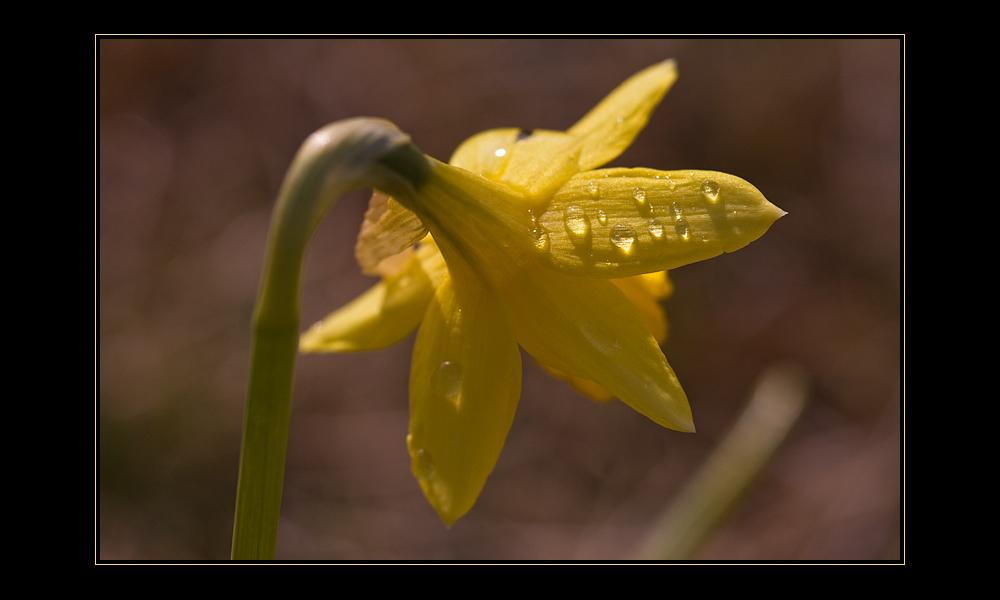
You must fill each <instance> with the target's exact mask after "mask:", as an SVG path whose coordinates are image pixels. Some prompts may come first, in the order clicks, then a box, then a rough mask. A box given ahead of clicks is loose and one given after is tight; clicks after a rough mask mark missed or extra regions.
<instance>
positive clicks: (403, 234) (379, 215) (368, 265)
mask: <svg viewBox="0 0 1000 600" xmlns="http://www.w3.org/2000/svg"><path fill="white" fill-rule="evenodd" d="M426 235H427V228H426V227H424V224H423V223H422V222H421V221H420V218H419V217H418V216H417V215H416V214H414V213H413V212H412V211H410V210H409V209H408V208H406V207H404V206H403V205H402V204H400V203H399V202H397V201H396V200H395V199H393V198H392V197H390V196H389V195H388V194H385V193H383V192H380V191H378V190H375V192H374V193H372V196H371V199H370V200H369V201H368V210H367V211H366V212H365V218H364V221H363V222H362V223H361V231H360V232H359V233H358V240H357V243H356V244H355V246H354V256H355V258H357V260H358V265H360V266H361V271H362V272H363V273H365V274H366V275H382V274H383V273H382V271H381V270H380V267H379V265H381V263H382V261H384V260H386V259H387V258H389V257H391V256H394V255H396V254H398V253H400V252H402V251H403V250H405V249H406V248H408V247H410V246H412V245H413V244H414V243H416V242H418V241H420V240H421V239H423V237H424V236H426Z"/></svg>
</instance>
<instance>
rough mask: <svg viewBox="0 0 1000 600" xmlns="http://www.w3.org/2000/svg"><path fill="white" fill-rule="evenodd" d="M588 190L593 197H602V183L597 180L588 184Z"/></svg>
mask: <svg viewBox="0 0 1000 600" xmlns="http://www.w3.org/2000/svg"><path fill="white" fill-rule="evenodd" d="M587 191H588V192H590V197H591V198H600V197H601V184H600V183H598V182H596V181H591V182H590V185H588V186H587Z"/></svg>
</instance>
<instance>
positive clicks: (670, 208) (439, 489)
mask: <svg viewBox="0 0 1000 600" xmlns="http://www.w3.org/2000/svg"><path fill="white" fill-rule="evenodd" d="M675 79H676V69H675V66H674V63H673V61H666V62H663V63H660V64H657V65H654V66H652V67H649V68H647V69H645V70H644V71H641V72H640V73H638V74H636V75H634V76H633V77H632V78H630V79H629V80H627V81H626V82H625V83H623V84H622V85H621V86H619V87H618V88H617V89H616V90H615V91H613V92H612V93H611V94H610V95H609V96H607V97H606V98H605V99H604V100H603V101H602V102H601V103H600V104H598V106H596V107H595V108H594V109H593V110H592V111H591V112H590V113H588V114H587V115H586V116H585V117H584V118H583V119H581V120H580V121H579V122H578V123H576V124H575V125H574V126H573V127H571V128H570V129H569V130H568V131H565V132H560V131H543V130H536V131H534V132H532V133H531V134H530V135H524V134H523V133H522V132H521V131H520V130H518V129H497V130H492V131H486V132H483V133H480V134H478V135H476V136H474V137H472V138H470V139H469V140H467V141H466V142H464V143H463V144H462V145H461V146H460V147H459V148H458V149H457V150H456V152H455V154H454V155H453V156H452V158H451V161H450V164H444V163H441V162H437V161H434V160H433V159H430V158H427V161H428V164H429V167H428V172H427V173H423V174H421V175H420V185H418V186H416V187H415V191H413V193H412V194H402V195H399V196H397V197H392V198H390V197H388V196H386V195H384V194H381V193H376V194H374V195H373V198H372V202H371V204H370V208H369V211H368V213H367V214H366V218H365V223H364V225H363V227H362V231H361V233H360V234H359V237H358V245H357V256H358V260H359V263H360V264H361V266H362V268H363V270H364V271H365V272H367V273H371V274H378V275H381V276H382V280H381V281H380V282H379V283H377V284H376V285H375V286H374V287H372V288H371V289H370V290H369V291H367V292H365V293H364V294H363V295H362V296H360V297H359V298H358V299H356V300H355V301H353V302H351V303H350V304H348V305H347V306H345V307H343V308H342V309H340V310H338V311H337V312H334V313H333V314H331V315H330V316H329V317H327V318H326V319H324V320H323V321H321V322H319V323H317V324H316V325H315V326H313V327H312V328H311V329H309V330H308V331H307V332H306V333H305V334H304V335H303V336H302V338H301V340H300V349H301V350H302V351H306V352H338V351H358V350H372V349H377V348H383V347H385V346H388V345H391V344H393V343H395V342H398V341H400V340H402V339H403V338H405V337H406V336H407V335H408V334H409V333H410V332H412V331H413V330H414V329H417V328H419V329H418V333H417V338H416V342H415V346H414V350H413V362H412V368H411V374H410V419H411V420H410V430H409V435H408V437H407V445H408V448H409V452H410V455H411V464H412V469H413V472H414V474H415V475H416V477H417V479H418V481H419V483H420V486H421V487H422V489H423V491H424V494H425V495H426V496H427V498H428V500H429V501H430V503H431V505H432V506H433V507H434V509H435V510H436V511H437V512H438V514H439V515H440V517H441V519H442V520H443V521H444V522H445V523H446V524H448V525H451V524H452V523H453V522H454V521H455V520H456V519H458V518H459V517H461V516H462V515H464V514H465V513H466V512H467V511H468V510H469V509H470V508H471V507H472V505H473V503H474V502H475V500H476V498H477V496H478V495H479V493H480V491H481V490H482V488H483V486H484V484H485V482H486V478H487V476H488V475H489V473H490V472H491V471H492V469H493V467H494V465H495V464H496V461H497V459H498V457H499V455H500V451H501V448H502V447H503V443H504V440H505V439H506V437H507V433H508V430H509V428H510V426H511V422H512V421H513V418H514V411H515V409H516V407H517V403H518V399H519V397H520V391H521V360H520V351H519V349H518V346H520V347H522V348H524V349H525V351H527V353H528V354H530V355H531V356H532V357H534V358H535V359H536V360H537V361H538V362H539V363H540V364H542V365H543V366H544V367H545V368H546V369H548V370H550V371H551V372H553V373H554V374H558V375H559V376H561V377H565V378H567V379H569V380H570V382H571V383H573V385H574V387H577V389H580V390H582V391H584V392H586V393H588V394H590V395H591V396H593V397H596V398H607V397H616V398H618V399H620V400H622V401H623V402H625V403H626V404H628V405H629V406H631V407H632V408H633V409H635V410H637V411H639V412H640V413H642V414H643V415H645V416H647V417H648V418H650V419H651V420H652V421H654V422H656V423H658V424H660V425H663V426H664V427H669V428H672V429H676V430H680V431H694V424H693V420H692V415H691V409H690V406H689V405H688V400H687V397H686V396H685V394H684V391H683V390H682V389H681V386H680V384H679V383H678V381H677V378H676V377H675V375H674V372H673V370H672V369H671V368H670V365H669V364H668V363H667V360H666V358H665V357H664V355H663V352H662V351H661V349H660V342H662V340H663V339H664V337H665V335H666V320H665V319H664V317H663V313H662V307H661V306H660V305H659V300H660V299H662V298H663V297H664V296H665V295H666V294H667V293H669V289H670V288H669V281H668V280H667V279H666V274H665V271H666V270H668V269H673V268H676V267H679V266H682V265H685V264H689V263H692V262H696V261H700V260H704V259H707V258H711V257H713V256H717V255H719V254H722V253H723V252H731V251H734V250H737V249H739V248H741V247H743V246H745V245H746V244H748V243H750V242H751V241H753V240H755V239H757V238H758V237H760V236H761V235H762V234H763V233H764V232H765V231H766V230H767V229H768V227H770V225H771V224H772V223H773V222H774V221H775V220H776V219H778V218H779V217H780V216H782V215H783V214H784V212H783V211H781V210H780V209H778V208H777V207H775V206H774V205H773V204H771V203H769V202H768V201H767V200H766V199H765V198H764V197H763V195H761V193H760V192H759V191H757V189H756V188H754V187H753V186H751V185H750V184H749V183H747V182H745V181H743V180H742V179H739V178H737V177H734V176H732V175H727V174H724V173H717V172H711V171H694V170H684V171H669V172H668V171H655V170H652V169H644V168H635V169H626V168H611V169H599V168H598V167H601V166H602V165H604V164H606V163H607V162H608V161H610V160H612V159H614V158H615V157H617V156H618V155H619V154H620V153H621V152H622V151H623V150H624V149H625V148H627V147H628V146H629V145H630V144H631V143H632V141H633V139H634V138H635V136H636V135H637V134H638V133H639V131H640V130H641V129H642V128H643V127H644V126H645V124H646V122H647V121H648V118H649V116H650V114H651V113H652V111H653V110H654V109H655V107H656V106H657V105H658V104H659V102H660V100H661V99H662V97H663V95H664V94H665V93H666V91H667V90H668V89H669V88H670V87H671V86H672V84H673V82H674V80H675ZM428 234H429V235H428Z"/></svg>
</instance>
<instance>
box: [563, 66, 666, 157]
mask: <svg viewBox="0 0 1000 600" xmlns="http://www.w3.org/2000/svg"><path fill="white" fill-rule="evenodd" d="M676 80H677V65H676V63H675V62H674V61H673V60H666V61H663V62H661V63H659V64H655V65H653V66H651V67H647V68H646V69H643V70H642V71H640V72H638V73H636V74H635V75H633V76H632V77H630V78H629V79H627V80H626V81H625V82H624V83H622V84H621V85H619V86H618V87H617V88H615V90H614V91H613V92H611V93H610V94H608V96H606V97H605V98H604V100H602V101H601V102H600V103H599V104H598V105H597V106H595V107H594V108H593V109H591V111H590V112H589V113H587V115H586V116H584V117H583V118H582V119H580V120H579V121H578V122H577V123H576V124H575V125H573V127H571V128H570V129H569V131H568V133H569V134H570V135H574V136H578V137H581V138H586V142H585V143H584V145H583V147H582V148H581V152H580V156H579V168H580V170H589V169H594V168H597V167H600V166H601V165H604V164H606V163H607V162H608V161H611V160H613V159H615V158H617V157H618V155H619V154H621V153H622V152H623V151H624V150H625V149H626V148H628V147H629V145H630V144H631V143H632V141H633V140H634V139H635V137H636V136H637V135H638V134H639V132H640V131H642V128H643V127H645V126H646V123H647V122H648V121H649V116H650V115H651V114H652V113H653V110H654V109H655V108H656V107H657V105H659V103H660V100H662V99H663V95H664V94H666V93H667V90H669V89H670V87H671V86H672V85H673V84H674V81H676Z"/></svg>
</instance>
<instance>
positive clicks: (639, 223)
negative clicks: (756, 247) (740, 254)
mask: <svg viewBox="0 0 1000 600" xmlns="http://www.w3.org/2000/svg"><path fill="white" fill-rule="evenodd" d="M784 214H785V213H784V211H782V210H781V209H780V208H778V207H776V206H774V205H773V204H771V203H770V202H768V201H767V199H766V198H764V196H763V195H762V194H761V193H760V192H759V191H758V190H757V188H755V187H753V186H752V185H750V184H749V183H747V182H746V181H744V180H742V179H740V178H739V177H735V176H733V175H728V174H726V173H718V172H715V171H690V170H689V171H655V170H652V169H601V170H597V171H588V172H585V173H580V174H578V175H575V176H573V177H572V178H571V179H570V180H569V181H567V182H566V184H565V185H564V186H563V187H562V188H560V189H559V191H558V192H556V194H555V196H554V197H553V198H552V201H551V202H550V203H549V205H548V207H547V210H546V211H545V212H544V213H543V214H541V215H539V216H538V218H537V224H538V226H539V227H540V228H541V229H542V230H544V231H545V232H547V233H548V236H549V240H550V244H549V247H548V248H547V252H545V253H544V254H543V255H542V259H543V261H544V262H545V264H546V265H548V266H549V267H551V268H554V269H556V270H559V271H562V272H565V273H570V274H575V275H582V276H588V277H604V278H618V277H626V276H631V275H638V274H641V273H650V272H654V271H664V270H669V269H675V268H677V267H680V266H683V265H686V264H690V263H693V262H697V261H700V260H705V259H707V258H712V257H714V256H718V255H720V254H722V253H723V252H733V251H735V250H738V249H740V248H742V247H743V246H746V245H747V244H749V243H750V242H752V241H754V240H756V239H757V238H759V237H760V236H761V235H763V234H764V232H765V231H767V229H768V228H769V227H770V226H771V224H772V223H774V221H776V220H777V219H778V218H780V217H781V216H782V215H784Z"/></svg>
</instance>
